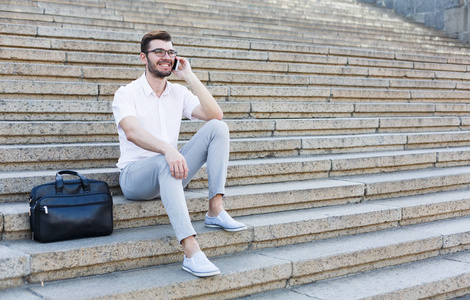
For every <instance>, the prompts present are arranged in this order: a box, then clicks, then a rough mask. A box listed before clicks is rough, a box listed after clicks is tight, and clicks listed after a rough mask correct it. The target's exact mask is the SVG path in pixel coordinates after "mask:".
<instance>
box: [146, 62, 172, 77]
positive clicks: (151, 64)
mask: <svg viewBox="0 0 470 300" xmlns="http://www.w3.org/2000/svg"><path fill="white" fill-rule="evenodd" d="M147 60H148V62H149V63H148V65H147V66H148V71H149V72H150V73H151V74H153V75H154V76H155V77H158V78H165V77H168V76H170V75H171V70H170V71H165V72H162V71H159V70H157V68H156V65H157V64H156V63H155V62H153V61H151V60H150V59H148V57H147ZM162 62H169V63H170V65H172V62H171V61H162Z"/></svg>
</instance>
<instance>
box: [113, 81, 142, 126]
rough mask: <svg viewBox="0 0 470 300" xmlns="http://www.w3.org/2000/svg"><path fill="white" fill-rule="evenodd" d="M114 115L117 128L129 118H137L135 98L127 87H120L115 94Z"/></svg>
mask: <svg viewBox="0 0 470 300" xmlns="http://www.w3.org/2000/svg"><path fill="white" fill-rule="evenodd" d="M113 114H114V120H115V122H116V125H117V126H119V123H120V122H121V120H122V119H124V118H125V117H127V116H134V117H137V113H136V109H135V105H134V97H133V96H132V95H131V94H130V93H128V92H127V91H126V89H125V87H120V88H119V89H118V90H117V91H116V93H115V94H114V101H113Z"/></svg>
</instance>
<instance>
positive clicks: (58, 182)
mask: <svg viewBox="0 0 470 300" xmlns="http://www.w3.org/2000/svg"><path fill="white" fill-rule="evenodd" d="M62 174H68V175H74V176H78V177H79V178H80V181H81V182H82V187H83V191H84V192H85V193H90V192H91V187H90V181H88V179H87V178H86V177H85V176H83V175H81V174H79V173H78V172H76V171H71V170H62V171H59V172H57V174H55V186H56V193H57V195H62V194H63V193H64V179H63V178H62Z"/></svg>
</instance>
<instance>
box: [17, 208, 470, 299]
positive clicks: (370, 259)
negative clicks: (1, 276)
mask: <svg viewBox="0 0 470 300" xmlns="http://www.w3.org/2000/svg"><path fill="white" fill-rule="evenodd" d="M469 224H470V219H469V218H468V217H467V218H461V219H455V220H450V221H448V220H446V221H438V222H434V223H429V224H421V225H416V226H409V227H406V228H398V229H397V228H395V229H388V230H385V231H379V232H371V233H364V234H359V235H355V236H346V237H338V238H333V239H328V240H322V241H313V242H309V243H304V244H297V245H289V246H284V247H279V248H265V249H260V250H254V251H245V252H244V253H238V254H234V255H230V256H220V257H216V258H213V259H212V261H213V262H214V263H215V264H216V265H217V266H219V268H220V269H221V271H222V275H220V276H217V277H214V278H212V279H210V280H206V281H204V282H202V281H201V280H200V279H197V278H195V277H193V276H192V275H189V274H186V273H185V272H183V271H182V270H181V263H180V262H178V263H174V264H170V265H166V266H156V267H148V268H145V269H139V270H130V271H124V272H115V273H112V274H104V275H97V276H91V277H83V278H76V279H71V280H64V281H58V282H51V283H46V284H45V285H44V286H38V285H29V286H28V287H27V290H29V291H32V292H34V293H37V294H39V295H42V296H45V297H52V298H53V296H55V297H59V298H60V297H61V296H64V293H66V292H68V293H70V291H74V290H75V291H78V290H80V289H83V287H88V288H87V289H86V290H87V291H86V292H85V294H81V293H80V295H81V297H83V296H86V297H99V296H104V295H109V292H110V291H113V293H116V295H118V294H121V293H122V294H124V295H125V293H130V292H132V291H135V290H136V289H137V290H140V291H141V292H143V293H145V292H147V291H149V290H151V292H152V293H156V292H158V293H163V292H164V291H166V292H169V293H173V292H174V289H175V288H177V287H178V286H180V284H183V283H184V284H185V286H190V287H193V285H199V288H198V289H196V290H194V289H193V288H188V289H187V291H188V293H189V294H183V295H178V296H179V297H190V296H192V294H191V293H192V292H197V293H201V294H210V293H214V292H221V291H223V289H224V288H226V285H219V284H217V282H219V281H220V282H222V281H224V282H227V281H228V282H232V283H233V284H234V285H236V286H237V287H240V286H244V287H246V286H251V285H252V284H253V280H254V278H258V279H257V281H258V284H260V283H261V284H262V283H265V284H267V283H269V282H270V281H280V282H281V283H284V284H285V283H286V282H287V281H288V280H290V281H293V280H298V279H300V280H301V279H302V277H303V276H307V275H315V274H316V273H320V274H321V273H328V272H329V271H330V272H334V271H335V270H338V269H341V268H344V267H345V266H348V265H350V266H354V265H367V264H371V263H374V262H375V261H382V260H385V261H387V260H391V261H392V262H390V263H389V264H391V265H393V264H394V263H393V258H394V257H397V258H400V257H406V256H408V255H409V256H416V255H417V254H419V253H425V252H429V253H431V254H430V255H429V256H428V257H433V256H436V253H432V252H433V251H434V252H435V251H438V250H440V249H442V247H444V249H445V248H447V247H451V246H452V245H449V244H448V245H444V244H446V243H445V240H446V238H449V237H451V236H452V237H454V238H455V239H464V236H465V235H466V234H467V231H466V229H464V228H468V225H469ZM388 251H389V253H388ZM390 255H391V256H390ZM428 257H423V258H428ZM450 257H453V258H452V259H444V260H445V261H452V260H459V259H455V258H459V257H460V259H464V260H463V261H462V262H466V263H465V264H463V265H462V264H458V265H459V266H458V268H457V269H454V271H456V270H459V271H458V272H457V273H453V272H452V271H450V272H449V273H447V272H446V273H447V274H443V272H437V271H436V272H431V273H432V274H443V275H444V276H442V277H440V278H439V277H438V279H439V280H448V278H450V279H453V278H454V277H455V276H456V274H462V273H465V274H468V273H469V272H470V271H469V270H468V266H465V267H464V265H466V264H468V257H469V256H468V252H467V253H466V252H464V253H461V254H452V255H451V256H450ZM352 258H354V259H352ZM423 258H421V259H423ZM413 260H416V259H411V261H413ZM436 260H437V261H440V260H442V258H430V259H427V260H421V261H414V262H412V263H410V264H405V265H401V266H392V267H390V268H385V269H379V270H374V271H371V272H370V273H363V274H359V275H350V276H348V277H347V278H346V279H342V278H339V279H333V280H330V281H328V280H326V281H319V282H317V283H315V284H313V285H304V286H298V287H293V289H295V290H299V291H305V292H309V293H310V292H314V291H321V292H325V293H326V292H329V293H331V292H332V290H331V284H337V283H338V284H339V283H341V284H342V286H341V288H344V289H345V292H346V291H348V292H351V287H352V286H354V285H352V283H351V282H354V283H355V284H358V285H360V286H365V285H366V284H368V285H369V287H370V284H371V279H370V276H378V275H379V274H388V275H387V276H390V274H393V272H395V274H396V272H397V270H398V269H400V270H404V272H407V271H406V270H407V269H408V268H409V266H411V269H414V268H419V269H418V270H419V271H421V270H422V269H420V267H415V266H420V265H426V267H429V266H430V265H431V266H434V267H437V266H439V267H442V264H441V263H436ZM395 264H396V263H395ZM451 265H454V264H451ZM384 266H387V264H385V265H384ZM451 269H452V268H451ZM275 270H276V271H277V272H275ZM436 270H439V269H436ZM462 270H464V272H462ZM266 272H268V273H269V274H271V275H270V276H266V275H267V274H265V273H266ZM391 272H392V273H391ZM421 272H422V271H421ZM425 273H426V274H427V273H428V272H423V273H421V274H420V275H423V276H424V274H425ZM260 274H264V275H265V276H261V275H260ZM369 274H370V275H369ZM413 274H414V275H412V276H416V273H413ZM449 274H450V276H449ZM254 276H256V277H254ZM325 276H327V275H325ZM351 276H352V277H351ZM433 276H434V275H433ZM364 277H367V278H366V280H364ZM144 278H145V280H143V279H144ZM237 278H238V279H237ZM374 278H375V277H374ZM384 278H386V277H384ZM394 278H395V277H394ZM419 278H421V279H418V280H419V281H424V282H426V280H422V278H423V277H422V276H419ZM429 278H432V276H431V277H429ZM349 279H352V280H353V281H350V280H349ZM410 279H411V278H410ZM394 280H395V279H394ZM433 280H436V277H434V278H433ZM372 282H374V280H372ZM406 282H407V283H406V284H405V285H403V283H405V281H401V284H399V283H400V281H398V282H397V285H396V287H395V288H399V289H403V288H405V287H407V286H408V285H409V284H416V278H413V280H407V281H406ZM380 284H381V285H382V286H389V285H385V284H382V282H380ZM377 286H378V285H377ZM90 287H92V288H90ZM95 287H96V288H95ZM215 287H220V289H222V290H218V288H215ZM230 287H234V286H232V285H231V284H230ZM323 288H324V289H323ZM20 290H23V291H25V288H23V289H22V288H19V289H17V290H16V291H15V292H19V291H20ZM372 290H375V291H378V289H372ZM368 291H370V289H368ZM12 293H13V292H12ZM73 295H78V294H77V293H76V292H73ZM168 295H171V294H168ZM335 295H338V294H335ZM360 295H364V294H358V297H359V296H360ZM330 297H331V294H330ZM347 298H349V297H347Z"/></svg>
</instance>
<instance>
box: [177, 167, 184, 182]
mask: <svg viewBox="0 0 470 300" xmlns="http://www.w3.org/2000/svg"><path fill="white" fill-rule="evenodd" d="M175 172H176V176H175V178H176V179H183V176H184V169H183V167H182V165H181V164H179V165H177V166H176V168H175Z"/></svg>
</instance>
